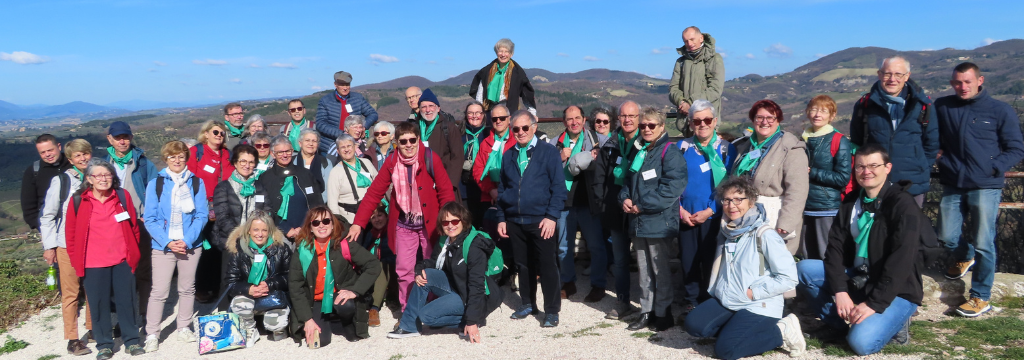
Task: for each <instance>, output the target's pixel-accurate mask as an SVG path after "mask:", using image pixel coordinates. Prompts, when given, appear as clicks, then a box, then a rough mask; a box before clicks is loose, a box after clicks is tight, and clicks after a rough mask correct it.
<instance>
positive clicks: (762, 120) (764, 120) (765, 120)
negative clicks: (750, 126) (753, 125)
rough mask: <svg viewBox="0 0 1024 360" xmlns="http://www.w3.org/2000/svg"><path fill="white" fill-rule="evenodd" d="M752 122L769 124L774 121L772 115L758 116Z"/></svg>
mask: <svg viewBox="0 0 1024 360" xmlns="http://www.w3.org/2000/svg"><path fill="white" fill-rule="evenodd" d="M754 122H759V123H766V124H771V123H773V122H775V117H774V116H758V117H755V118H754Z"/></svg>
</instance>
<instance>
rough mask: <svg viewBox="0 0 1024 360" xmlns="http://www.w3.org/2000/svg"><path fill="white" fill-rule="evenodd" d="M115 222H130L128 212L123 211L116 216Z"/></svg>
mask: <svg viewBox="0 0 1024 360" xmlns="http://www.w3.org/2000/svg"><path fill="white" fill-rule="evenodd" d="M114 220H117V222H122V221H125V220H128V212H127V211H122V212H121V213H120V214H117V215H114Z"/></svg>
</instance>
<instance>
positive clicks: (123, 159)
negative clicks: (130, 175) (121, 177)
mask: <svg viewBox="0 0 1024 360" xmlns="http://www.w3.org/2000/svg"><path fill="white" fill-rule="evenodd" d="M134 151H135V150H134V149H131V150H128V152H126V153H125V154H124V156H117V152H115V151H114V147H113V146H107V154H110V159H111V160H114V163H115V164H117V167H118V168H119V169H124V167H125V166H126V165H128V162H129V161H132V152H134Z"/></svg>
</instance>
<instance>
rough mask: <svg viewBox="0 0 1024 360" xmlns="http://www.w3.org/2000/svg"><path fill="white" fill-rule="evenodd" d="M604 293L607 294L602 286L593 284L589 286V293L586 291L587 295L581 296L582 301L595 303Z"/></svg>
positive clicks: (602, 297)
mask: <svg viewBox="0 0 1024 360" xmlns="http://www.w3.org/2000/svg"><path fill="white" fill-rule="evenodd" d="M606 295H607V294H606V293H605V292H604V288H603V287H597V286H593V287H591V288H590V293H588V294H587V296H586V297H584V298H583V302H585V303H595V302H598V301H601V299H604V297H605V296H606Z"/></svg>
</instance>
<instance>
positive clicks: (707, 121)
mask: <svg viewBox="0 0 1024 360" xmlns="http://www.w3.org/2000/svg"><path fill="white" fill-rule="evenodd" d="M714 120H715V118H706V119H693V120H692V121H693V126H701V124H703V125H708V126H711V122H712V121H714Z"/></svg>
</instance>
